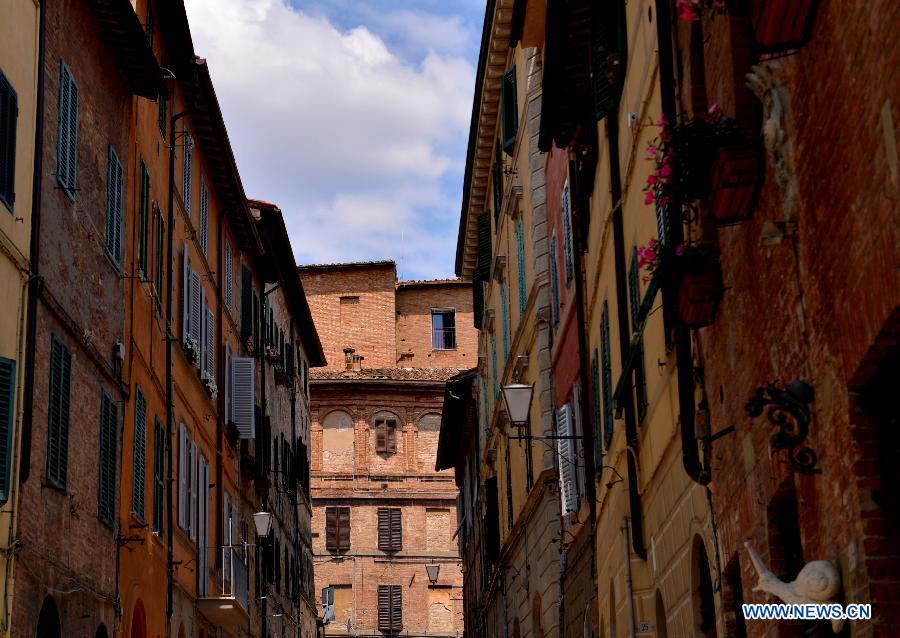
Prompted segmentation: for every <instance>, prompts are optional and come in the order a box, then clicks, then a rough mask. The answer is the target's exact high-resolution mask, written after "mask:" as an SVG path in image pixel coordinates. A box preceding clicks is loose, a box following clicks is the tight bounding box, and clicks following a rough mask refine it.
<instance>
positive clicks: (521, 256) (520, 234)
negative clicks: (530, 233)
mask: <svg viewBox="0 0 900 638" xmlns="http://www.w3.org/2000/svg"><path fill="white" fill-rule="evenodd" d="M516 266H517V267H516V274H517V275H518V278H519V282H518V283H519V317H520V318H521V317H522V315H524V314H525V303H526V302H527V301H528V291H527V290H526V285H525V222H524V220H523V219H522V216H521V215H520V216H519V219H518V220H516Z"/></svg>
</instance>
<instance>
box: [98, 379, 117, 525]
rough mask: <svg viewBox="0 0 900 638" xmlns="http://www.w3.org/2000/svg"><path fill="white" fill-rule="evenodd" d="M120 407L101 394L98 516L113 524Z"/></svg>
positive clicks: (107, 396) (104, 394) (108, 523)
mask: <svg viewBox="0 0 900 638" xmlns="http://www.w3.org/2000/svg"><path fill="white" fill-rule="evenodd" d="M117 431H118V409H117V408H116V403H115V401H113V400H112V398H111V397H110V396H109V395H108V394H106V392H103V393H101V395H100V464H99V465H100V476H99V481H98V486H97V518H99V519H100V520H101V521H103V522H104V523H106V524H107V525H112V524H113V522H114V521H115V516H116V459H117V458H118V449H117V447H118V446H117V444H116V441H117V438H118V437H117Z"/></svg>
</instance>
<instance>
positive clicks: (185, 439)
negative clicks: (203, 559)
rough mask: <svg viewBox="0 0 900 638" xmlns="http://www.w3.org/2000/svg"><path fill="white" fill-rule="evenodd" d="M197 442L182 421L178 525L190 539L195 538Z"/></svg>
mask: <svg viewBox="0 0 900 638" xmlns="http://www.w3.org/2000/svg"><path fill="white" fill-rule="evenodd" d="M197 472H198V463H197V444H196V443H194V441H193V439H192V438H191V436H190V434H189V433H188V431H187V428H186V427H185V425H184V423H182V424H181V430H180V432H179V445H178V526H179V527H181V529H183V530H184V531H185V532H186V533H187V535H188V536H189V537H190V538H191V539H196V538H197V492H198V487H197Z"/></svg>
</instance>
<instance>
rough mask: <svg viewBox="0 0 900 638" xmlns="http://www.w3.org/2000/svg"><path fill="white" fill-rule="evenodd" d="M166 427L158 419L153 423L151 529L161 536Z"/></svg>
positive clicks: (164, 485)
mask: <svg viewBox="0 0 900 638" xmlns="http://www.w3.org/2000/svg"><path fill="white" fill-rule="evenodd" d="M165 475H166V429H165V427H164V426H163V424H162V423H160V420H159V419H158V418H157V419H154V423H153V531H154V532H155V533H156V534H157V535H159V536H162V533H163V530H164V529H165V523H164V522H163V521H164V520H165V519H164V516H165V511H166V510H165V506H166V504H165V500H164V499H165V487H166V483H165V480H166V479H165Z"/></svg>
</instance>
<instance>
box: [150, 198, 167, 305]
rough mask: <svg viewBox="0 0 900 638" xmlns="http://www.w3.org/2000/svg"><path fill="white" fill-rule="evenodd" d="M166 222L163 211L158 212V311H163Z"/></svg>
mask: <svg viewBox="0 0 900 638" xmlns="http://www.w3.org/2000/svg"><path fill="white" fill-rule="evenodd" d="M165 241H166V222H165V220H164V219H163V213H162V211H161V210H160V211H157V213H156V276H155V281H154V282H153V283H154V285H155V287H156V312H157V313H160V314H161V313H162V298H163V288H162V287H163V276H164V275H163V268H164V266H165V254H166V251H165Z"/></svg>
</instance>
